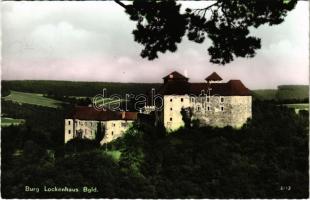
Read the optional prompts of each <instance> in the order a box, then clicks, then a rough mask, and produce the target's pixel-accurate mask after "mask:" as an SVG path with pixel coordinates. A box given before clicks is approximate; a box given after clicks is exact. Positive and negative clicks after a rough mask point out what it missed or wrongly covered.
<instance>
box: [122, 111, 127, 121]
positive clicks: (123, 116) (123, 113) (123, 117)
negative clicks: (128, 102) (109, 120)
mask: <svg viewBox="0 0 310 200" xmlns="http://www.w3.org/2000/svg"><path fill="white" fill-rule="evenodd" d="M125 117H126V113H125V111H123V112H122V119H125Z"/></svg>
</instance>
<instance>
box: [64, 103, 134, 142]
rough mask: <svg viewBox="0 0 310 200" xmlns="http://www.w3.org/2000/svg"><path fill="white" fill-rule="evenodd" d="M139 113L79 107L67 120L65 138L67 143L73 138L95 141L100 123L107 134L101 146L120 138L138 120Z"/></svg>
mask: <svg viewBox="0 0 310 200" xmlns="http://www.w3.org/2000/svg"><path fill="white" fill-rule="evenodd" d="M137 114H138V113H137V112H116V111H111V110H108V109H103V110H96V109H94V108H93V107H85V106H77V107H75V108H74V109H73V111H72V112H71V113H70V114H69V115H68V116H67V117H66V119H65V138H64V141H65V143H67V142H68V141H69V140H71V139H73V138H76V137H78V138H81V139H83V138H87V139H95V137H96V133H97V131H99V130H98V123H101V126H100V127H101V130H100V131H102V132H104V133H105V136H104V138H103V139H102V141H101V142H100V143H101V144H104V143H108V142H110V141H112V140H114V139H116V138H118V137H120V136H122V135H123V133H124V132H125V131H126V130H127V129H128V128H129V127H130V125H131V124H132V123H133V122H134V121H136V120H137Z"/></svg>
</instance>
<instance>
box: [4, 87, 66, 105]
mask: <svg viewBox="0 0 310 200" xmlns="http://www.w3.org/2000/svg"><path fill="white" fill-rule="evenodd" d="M3 99H4V100H6V101H13V102H16V103H19V104H24V103H26V104H33V105H38V106H44V107H51V108H57V107H59V105H60V104H61V103H62V102H61V101H58V100H55V99H51V98H47V97H44V96H43V94H38V93H28V92H17V91H11V92H10V94H9V95H8V96H6V97H3Z"/></svg>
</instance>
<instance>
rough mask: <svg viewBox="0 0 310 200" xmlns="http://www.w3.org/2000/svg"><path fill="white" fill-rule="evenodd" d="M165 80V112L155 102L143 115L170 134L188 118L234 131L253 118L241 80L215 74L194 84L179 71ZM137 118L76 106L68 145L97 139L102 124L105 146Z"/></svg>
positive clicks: (67, 127) (69, 124)
mask: <svg viewBox="0 0 310 200" xmlns="http://www.w3.org/2000/svg"><path fill="white" fill-rule="evenodd" d="M163 80H164V83H163V84H162V86H161V87H160V89H159V92H158V94H160V96H161V98H162V104H163V107H162V109H160V110H158V109H156V105H154V103H151V104H150V105H146V106H145V107H144V109H143V110H142V111H140V112H142V113H143V114H144V115H153V116H155V117H154V123H155V124H159V123H161V124H163V125H164V126H165V128H166V129H167V131H168V132H170V131H175V130H177V129H179V128H180V127H183V126H185V122H184V121H185V118H186V117H187V118H188V119H189V121H196V122H197V124H198V125H199V126H214V127H225V126H232V127H234V128H239V127H241V126H242V125H243V124H244V123H245V122H246V121H247V120H248V119H249V118H251V117H252V97H251V93H250V90H249V89H247V88H246V87H245V86H244V85H243V83H242V82H241V81H240V80H230V81H228V82H222V78H221V77H220V76H219V75H218V74H217V73H215V72H213V73H212V74H211V75H209V76H208V77H207V78H206V79H205V82H202V83H190V82H189V79H188V78H187V77H185V76H183V75H182V74H180V73H178V72H176V71H174V72H172V73H170V74H168V75H167V76H165V77H164V78H163ZM143 114H141V116H143ZM137 119H138V113H137V112H125V111H111V110H108V109H105V110H100V111H98V110H96V109H94V108H93V107H75V109H74V110H73V111H72V113H71V114H70V115H69V116H68V117H67V118H66V119H65V143H67V142H68V141H69V140H71V139H73V138H75V137H80V138H88V139H95V137H96V132H97V131H98V130H97V129H98V123H101V127H103V129H104V132H105V136H104V138H103V139H102V141H101V142H100V143H101V144H104V143H107V142H110V141H112V140H114V139H116V138H118V137H121V136H122V135H123V133H124V132H125V131H126V130H127V129H128V128H129V127H130V126H131V124H132V123H133V122H134V121H136V120H137Z"/></svg>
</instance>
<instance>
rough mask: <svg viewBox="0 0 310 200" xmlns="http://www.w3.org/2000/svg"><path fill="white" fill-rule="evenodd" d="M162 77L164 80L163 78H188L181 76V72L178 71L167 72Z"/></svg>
mask: <svg viewBox="0 0 310 200" xmlns="http://www.w3.org/2000/svg"><path fill="white" fill-rule="evenodd" d="M163 79H164V80H165V79H187V80H188V78H187V77H185V76H183V75H182V74H180V73H179V72H177V71H174V72H172V73H170V74H168V75H167V76H165V77H164V78H163Z"/></svg>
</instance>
